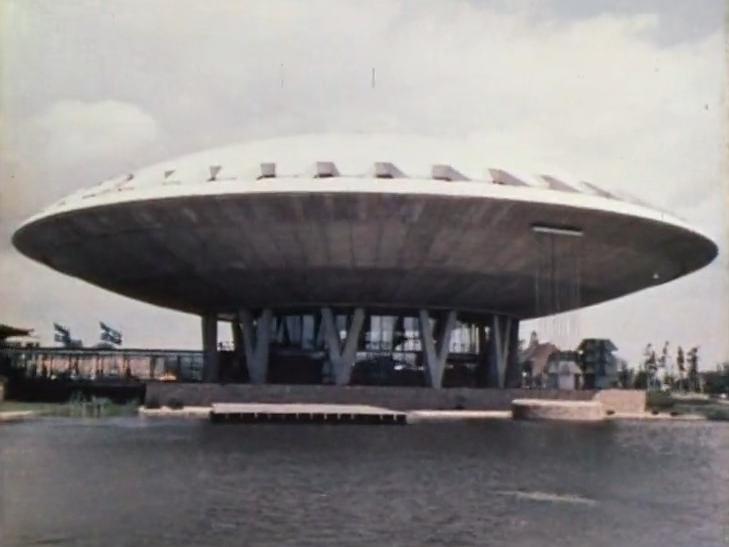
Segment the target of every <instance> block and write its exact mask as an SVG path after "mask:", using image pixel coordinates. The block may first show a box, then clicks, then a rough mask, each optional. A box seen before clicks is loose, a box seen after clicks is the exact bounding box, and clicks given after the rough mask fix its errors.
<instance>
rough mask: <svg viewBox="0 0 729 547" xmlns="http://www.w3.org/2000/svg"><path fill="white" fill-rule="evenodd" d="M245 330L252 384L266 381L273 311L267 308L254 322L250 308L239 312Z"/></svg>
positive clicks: (249, 376) (245, 345) (249, 374)
mask: <svg viewBox="0 0 729 547" xmlns="http://www.w3.org/2000/svg"><path fill="white" fill-rule="evenodd" d="M239 317H240V323H241V327H242V330H243V348H244V350H245V355H246V365H247V366H248V378H250V382H251V383H252V384H264V383H266V377H267V375H268V347H269V342H270V340H271V318H272V317H273V312H272V311H271V310H270V309H268V308H266V309H264V310H263V311H262V312H261V315H260V316H258V318H257V319H256V321H255V329H254V324H253V322H254V321H253V314H251V312H250V311H248V310H241V311H240V312H239Z"/></svg>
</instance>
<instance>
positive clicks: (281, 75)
mask: <svg viewBox="0 0 729 547" xmlns="http://www.w3.org/2000/svg"><path fill="white" fill-rule="evenodd" d="M279 77H280V79H281V89H283V86H284V65H283V63H281V65H280V66H279Z"/></svg>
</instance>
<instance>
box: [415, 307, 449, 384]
mask: <svg viewBox="0 0 729 547" xmlns="http://www.w3.org/2000/svg"><path fill="white" fill-rule="evenodd" d="M419 316H420V341H421V344H422V348H423V356H424V357H425V371H426V377H427V381H428V385H429V386H430V387H435V388H439V387H442V385H443V373H444V372H445V364H446V359H448V348H449V346H450V345H451V332H453V327H455V325H456V312H455V311H454V310H451V311H449V312H448V313H447V314H446V315H445V317H442V318H440V319H438V321H437V322H436V325H435V328H436V334H435V336H433V329H432V328H431V326H430V315H429V314H428V310H422V309H421V310H420V311H419Z"/></svg>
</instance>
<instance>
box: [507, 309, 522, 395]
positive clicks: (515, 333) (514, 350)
mask: <svg viewBox="0 0 729 547" xmlns="http://www.w3.org/2000/svg"><path fill="white" fill-rule="evenodd" d="M510 335H511V336H510V337H509V342H508V344H509V354H508V355H507V358H506V379H505V386H506V387H520V386H521V366H520V363H519V320H518V319H514V318H512V319H511V330H510Z"/></svg>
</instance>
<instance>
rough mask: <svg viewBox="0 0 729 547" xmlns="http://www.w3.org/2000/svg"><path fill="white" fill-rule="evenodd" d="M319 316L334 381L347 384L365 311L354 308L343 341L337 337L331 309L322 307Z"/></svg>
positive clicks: (337, 331)
mask: <svg viewBox="0 0 729 547" xmlns="http://www.w3.org/2000/svg"><path fill="white" fill-rule="evenodd" d="M321 318H322V323H323V327H324V340H325V342H326V346H327V351H328V354H329V362H330V363H331V364H332V368H333V369H334V381H335V383H336V384H337V385H338V386H343V385H347V384H349V380H350V378H351V377H352V367H353V366H354V361H355V358H356V357H357V343H358V342H359V335H360V333H361V332H362V325H364V320H365V311H364V309H363V308H356V309H355V310H354V314H353V315H352V320H351V322H350V324H349V328H348V329H347V336H346V338H345V339H344V342H342V341H341V340H340V338H339V330H338V329H337V324H336V321H335V317H334V312H333V311H332V309H331V308H322V310H321Z"/></svg>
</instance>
